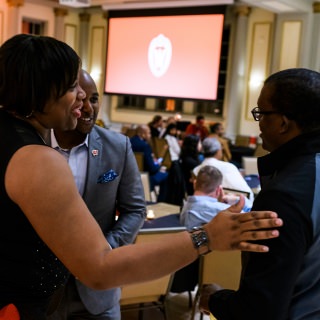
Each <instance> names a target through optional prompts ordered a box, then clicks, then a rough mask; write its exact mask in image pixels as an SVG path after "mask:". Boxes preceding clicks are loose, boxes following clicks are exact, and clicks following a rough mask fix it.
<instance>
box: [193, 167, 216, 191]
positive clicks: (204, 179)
mask: <svg viewBox="0 0 320 320" xmlns="http://www.w3.org/2000/svg"><path fill="white" fill-rule="evenodd" d="M221 183H222V173H221V171H220V170H219V169H218V168H216V167H214V166H203V167H202V168H201V169H200V170H199V172H198V175H197V178H196V185H195V190H197V191H201V192H203V193H206V194H209V193H211V192H213V191H215V190H216V189H217V188H218V187H219V186H220V185H221Z"/></svg>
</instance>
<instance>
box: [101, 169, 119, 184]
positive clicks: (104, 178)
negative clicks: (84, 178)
mask: <svg viewBox="0 0 320 320" xmlns="http://www.w3.org/2000/svg"><path fill="white" fill-rule="evenodd" d="M117 176H118V174H117V173H116V172H115V171H114V170H112V169H111V170H109V171H107V172H105V173H103V174H102V175H101V176H100V177H99V178H98V181H97V183H107V182H110V181H113V180H114V179H115V178H116V177H117Z"/></svg>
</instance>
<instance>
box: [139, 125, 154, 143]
mask: <svg viewBox="0 0 320 320" xmlns="http://www.w3.org/2000/svg"><path fill="white" fill-rule="evenodd" d="M137 135H138V136H139V137H140V138H142V139H144V140H147V141H148V140H150V138H151V132H150V128H149V126H147V125H145V124H142V125H140V126H138V127H137Z"/></svg>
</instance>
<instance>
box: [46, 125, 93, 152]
mask: <svg viewBox="0 0 320 320" xmlns="http://www.w3.org/2000/svg"><path fill="white" fill-rule="evenodd" d="M83 145H85V146H86V147H87V148H88V147H89V135H88V134H87V136H86V138H85V140H84V141H83V142H82V143H80V144H79V145H78V146H76V147H80V146H83ZM51 147H52V148H53V149H62V148H61V147H60V146H59V144H58V141H57V139H56V136H55V135H54V131H53V129H51ZM62 150H65V149H62Z"/></svg>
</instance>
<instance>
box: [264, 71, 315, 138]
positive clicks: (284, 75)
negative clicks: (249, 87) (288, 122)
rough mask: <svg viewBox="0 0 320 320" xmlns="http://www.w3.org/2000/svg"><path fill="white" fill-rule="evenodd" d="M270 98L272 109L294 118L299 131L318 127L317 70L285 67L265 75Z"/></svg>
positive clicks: (307, 130) (265, 83) (308, 130)
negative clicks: (268, 75)
mask: <svg viewBox="0 0 320 320" xmlns="http://www.w3.org/2000/svg"><path fill="white" fill-rule="evenodd" d="M264 85H265V86H266V87H269V88H270V95H269V101H267V102H268V103H270V104H271V105H272V108H273V109H274V110H277V111H279V112H280V113H283V114H284V115H285V116H287V118H289V119H292V120H294V121H295V122H296V123H297V125H298V126H299V127H300V128H301V130H302V132H310V131H314V130H318V129H320V121H319V119H320V73H319V72H317V71H314V70H309V69H304V68H291V69H285V70H282V71H279V72H276V73H274V74H272V75H271V76H270V77H268V78H267V79H266V80H265V82H264Z"/></svg>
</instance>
